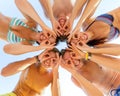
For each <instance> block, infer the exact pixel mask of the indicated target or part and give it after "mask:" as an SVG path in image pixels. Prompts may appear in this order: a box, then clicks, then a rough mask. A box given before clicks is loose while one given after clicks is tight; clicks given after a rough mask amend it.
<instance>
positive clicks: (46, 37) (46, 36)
mask: <svg viewBox="0 0 120 96" xmlns="http://www.w3.org/2000/svg"><path fill="white" fill-rule="evenodd" d="M38 42H39V43H41V42H45V44H46V45H50V44H54V43H55V42H56V38H55V37H54V36H53V35H52V34H50V33H49V32H40V33H39V40H38Z"/></svg>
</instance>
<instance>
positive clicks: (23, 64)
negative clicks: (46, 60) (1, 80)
mask: <svg viewBox="0 0 120 96" xmlns="http://www.w3.org/2000/svg"><path fill="white" fill-rule="evenodd" d="M34 63H36V58H35V57H33V58H27V59H25V60H22V61H17V62H13V63H10V64H9V65H7V66H6V67H4V68H3V69H2V71H1V75H3V76H10V75H14V74H16V73H18V72H20V71H22V70H24V69H26V68H27V67H29V66H30V65H32V64H34Z"/></svg>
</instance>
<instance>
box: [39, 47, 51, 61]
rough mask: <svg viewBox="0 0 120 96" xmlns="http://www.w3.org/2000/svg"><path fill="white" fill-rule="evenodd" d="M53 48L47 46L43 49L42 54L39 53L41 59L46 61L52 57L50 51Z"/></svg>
mask: <svg viewBox="0 0 120 96" xmlns="http://www.w3.org/2000/svg"><path fill="white" fill-rule="evenodd" d="M52 49H53V48H49V49H48V48H47V49H46V50H45V51H43V52H42V53H41V54H39V56H38V58H39V60H40V61H44V60H46V59H48V58H49V57H50V54H49V53H48V52H49V51H50V50H52Z"/></svg>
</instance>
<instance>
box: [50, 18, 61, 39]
mask: <svg viewBox="0 0 120 96" xmlns="http://www.w3.org/2000/svg"><path fill="white" fill-rule="evenodd" d="M52 27H53V30H54V31H55V33H56V35H57V36H58V37H59V36H60V35H62V34H63V33H62V32H61V30H62V27H61V26H60V24H59V22H58V21H56V20H55V19H53V20H52Z"/></svg>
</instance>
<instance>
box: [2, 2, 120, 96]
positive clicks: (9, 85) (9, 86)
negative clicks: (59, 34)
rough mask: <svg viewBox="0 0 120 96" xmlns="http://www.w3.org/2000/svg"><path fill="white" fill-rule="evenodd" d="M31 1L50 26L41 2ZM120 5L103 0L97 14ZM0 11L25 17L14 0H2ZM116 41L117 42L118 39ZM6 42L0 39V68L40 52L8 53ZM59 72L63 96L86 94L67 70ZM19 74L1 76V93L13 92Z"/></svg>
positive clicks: (63, 46)
mask: <svg viewBox="0 0 120 96" xmlns="http://www.w3.org/2000/svg"><path fill="white" fill-rule="evenodd" d="M29 1H30V3H31V4H32V5H33V6H34V8H35V9H36V10H37V12H38V13H39V15H40V16H41V17H42V19H44V21H45V23H46V24H47V25H48V26H50V22H49V21H48V19H46V18H45V17H44V15H43V14H40V13H41V12H42V9H41V7H40V4H39V3H38V0H29ZM119 5H120V0H102V2H101V4H100V5H99V7H98V8H97V10H96V12H95V16H97V15H99V14H102V13H105V12H108V11H110V10H112V9H114V8H117V7H119ZM0 12H2V13H3V14H4V15H6V16H10V17H18V18H24V17H23V16H22V14H21V13H20V11H19V10H18V9H17V8H16V5H15V4H14V0H0ZM42 13H43V12H42ZM115 42H116V43H117V41H115ZM5 44H7V43H6V42H4V41H2V40H1V41H0V63H1V64H0V70H1V69H2V68H3V67H4V66H6V65H7V64H9V63H10V62H14V61H17V60H22V59H25V58H29V57H33V56H35V55H37V54H39V52H32V53H27V54H23V55H19V56H14V55H8V54H6V53H4V52H3V46H4V45H5ZM65 47H66V44H65V43H60V44H59V46H57V48H59V49H64V48H65ZM59 72H60V88H61V96H75V95H77V96H86V95H85V94H84V92H83V91H82V90H80V89H79V88H78V87H76V86H75V85H74V84H73V83H72V82H71V80H70V74H69V73H68V72H67V71H66V70H64V69H62V68H60V70H59ZM19 75H20V73H18V74H15V75H13V76H9V77H2V76H0V94H3V93H8V92H11V91H12V90H13V89H14V87H15V85H16V83H17V81H18V79H19ZM49 90H50V89H49V87H48V88H47V90H46V91H45V92H44V93H45V94H44V95H43V96H50V91H49Z"/></svg>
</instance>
